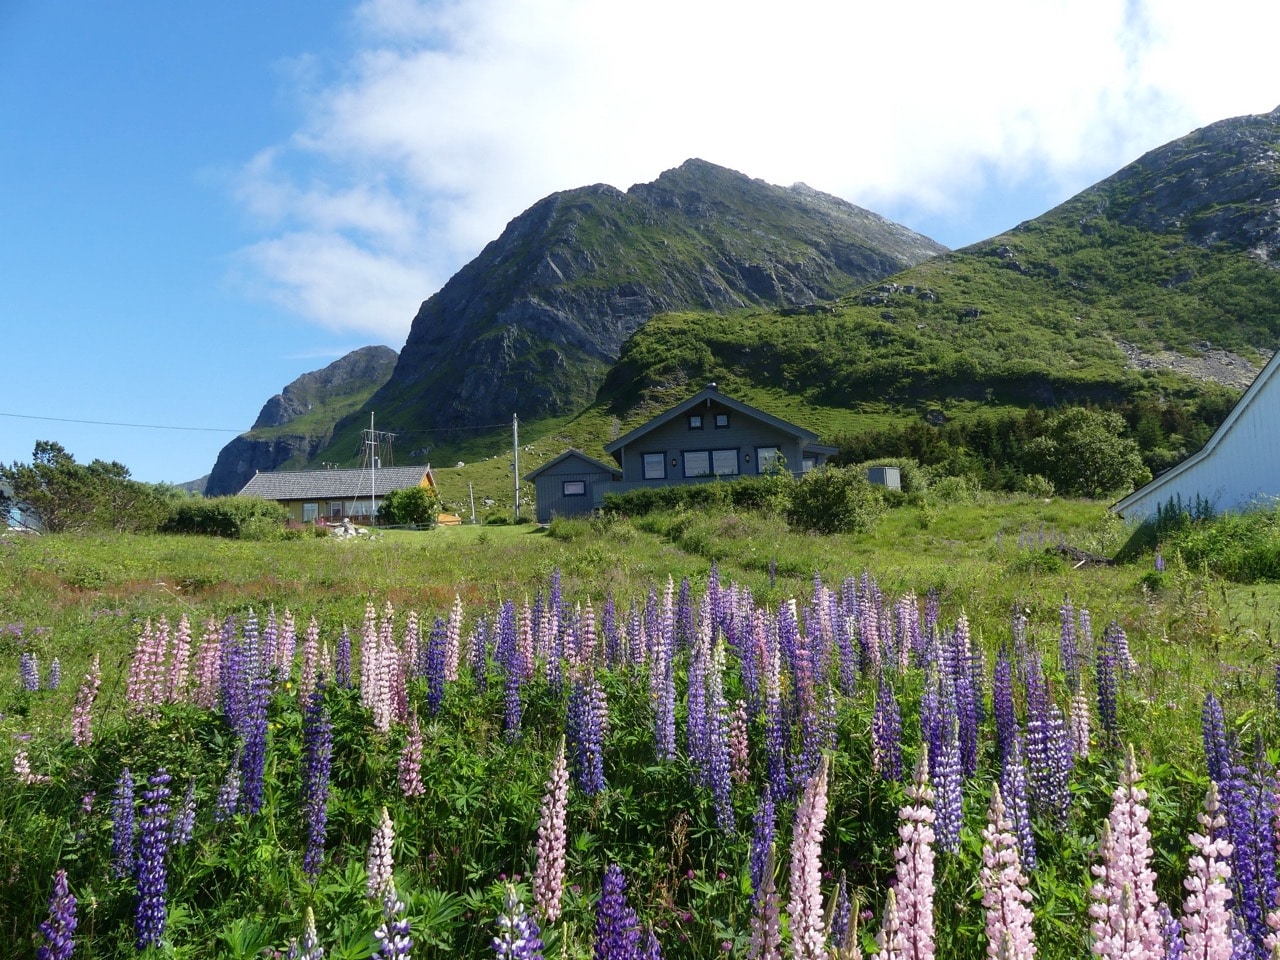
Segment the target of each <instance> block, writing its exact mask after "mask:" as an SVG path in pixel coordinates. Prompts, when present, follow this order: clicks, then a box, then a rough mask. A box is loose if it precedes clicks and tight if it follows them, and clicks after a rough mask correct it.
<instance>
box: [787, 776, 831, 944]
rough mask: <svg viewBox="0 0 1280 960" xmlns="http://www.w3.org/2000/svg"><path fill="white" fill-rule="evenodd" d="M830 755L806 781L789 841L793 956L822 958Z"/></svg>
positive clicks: (789, 907) (788, 907) (824, 935)
mask: <svg viewBox="0 0 1280 960" xmlns="http://www.w3.org/2000/svg"><path fill="white" fill-rule="evenodd" d="M829 766H830V763H829V759H828V758H827V757H826V756H823V758H822V762H821V763H820V765H819V766H818V772H817V773H816V774H814V776H813V778H812V779H811V780H809V782H808V783H807V784H806V785H805V788H804V794H803V795H802V796H801V798H800V803H799V804H798V805H797V807H796V823H795V830H794V832H793V834H792V841H791V902H790V903H788V904H787V913H788V915H789V916H790V917H791V947H792V952H793V954H794V955H795V957H796V960H825V958H826V954H827V942H826V941H827V937H826V924H825V923H824V922H823V912H822V890H821V889H820V884H821V882H822V863H821V860H820V858H821V854H822V831H823V827H824V825H825V823H826V819H827V775H828V768H829Z"/></svg>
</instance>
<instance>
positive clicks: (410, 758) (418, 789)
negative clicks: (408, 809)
mask: <svg viewBox="0 0 1280 960" xmlns="http://www.w3.org/2000/svg"><path fill="white" fill-rule="evenodd" d="M398 779H399V781H400V792H401V793H403V794H404V795H405V796H406V797H420V796H422V795H423V794H424V793H426V792H427V787H426V784H424V783H423V782H422V727H421V726H420V725H419V723H418V715H417V714H416V713H411V714H409V732H408V734H407V735H406V736H405V740H404V748H403V749H402V750H401V751H400V764H399V770H398Z"/></svg>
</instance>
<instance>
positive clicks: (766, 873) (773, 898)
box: [747, 842, 782, 960]
mask: <svg viewBox="0 0 1280 960" xmlns="http://www.w3.org/2000/svg"><path fill="white" fill-rule="evenodd" d="M753 855H754V851H753ZM773 874H774V847H773V843H772V842H770V843H769V845H768V847H767V848H766V849H765V851H764V860H763V863H762V865H761V870H760V883H759V884H758V885H757V886H755V887H754V888H753V892H752V909H751V942H750V944H749V945H748V947H747V957H748V960H782V922H781V916H780V915H781V912H782V911H781V903H780V900H779V897H778V887H777V884H776V883H775V882H774V879H773Z"/></svg>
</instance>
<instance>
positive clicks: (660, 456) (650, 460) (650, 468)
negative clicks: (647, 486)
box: [642, 453, 667, 480]
mask: <svg viewBox="0 0 1280 960" xmlns="http://www.w3.org/2000/svg"><path fill="white" fill-rule="evenodd" d="M642 475H643V476H644V478H645V479H646V480H665V479H666V478H667V455H666V454H665V453H646V454H645V455H644V472H643V474H642Z"/></svg>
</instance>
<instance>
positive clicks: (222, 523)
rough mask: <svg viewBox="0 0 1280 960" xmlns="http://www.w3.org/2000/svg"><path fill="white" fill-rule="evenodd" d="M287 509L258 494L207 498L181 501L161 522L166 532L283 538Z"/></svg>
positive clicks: (208, 535) (209, 535)
mask: <svg viewBox="0 0 1280 960" xmlns="http://www.w3.org/2000/svg"><path fill="white" fill-rule="evenodd" d="M288 519H289V511H288V510H286V509H285V508H284V507H282V506H281V505H280V504H278V503H276V502H275V501H274V500H264V499H262V498H261V497H239V496H237V497H210V498H208V499H203V500H191V501H188V502H186V503H180V504H178V506H177V507H175V508H174V510H173V512H172V513H171V514H170V515H169V519H168V521H167V522H166V523H165V525H164V530H165V532H167V533H194V534H200V535H203V536H207V537H229V538H231V539H241V540H278V539H282V538H283V537H284V529H285V522H286V521H287V520H288Z"/></svg>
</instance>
